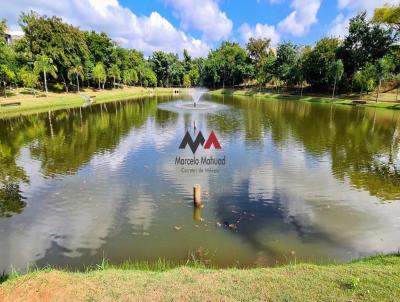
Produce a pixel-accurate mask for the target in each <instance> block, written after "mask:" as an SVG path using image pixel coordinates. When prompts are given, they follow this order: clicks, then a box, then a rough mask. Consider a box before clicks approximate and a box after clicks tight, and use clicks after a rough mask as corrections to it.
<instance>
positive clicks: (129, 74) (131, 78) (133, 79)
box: [122, 69, 138, 85]
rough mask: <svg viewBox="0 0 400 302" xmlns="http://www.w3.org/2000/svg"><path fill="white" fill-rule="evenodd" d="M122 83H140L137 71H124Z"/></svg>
mask: <svg viewBox="0 0 400 302" xmlns="http://www.w3.org/2000/svg"><path fill="white" fill-rule="evenodd" d="M122 81H123V82H124V84H125V85H133V84H135V83H137V81H138V75H137V73H136V71H135V69H129V70H124V71H123V73H122Z"/></svg>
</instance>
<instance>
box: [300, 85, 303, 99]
mask: <svg viewBox="0 0 400 302" xmlns="http://www.w3.org/2000/svg"><path fill="white" fill-rule="evenodd" d="M300 96H303V81H301V88H300Z"/></svg>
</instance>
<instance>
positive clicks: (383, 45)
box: [337, 12, 394, 77]
mask: <svg viewBox="0 0 400 302" xmlns="http://www.w3.org/2000/svg"><path fill="white" fill-rule="evenodd" d="M393 42H394V36H393V35H392V31H391V30H390V29H387V28H384V27H382V26H380V25H379V24H376V23H372V22H370V21H369V20H368V19H367V14H366V13H365V12H364V13H362V14H359V15H357V16H356V17H354V18H352V19H350V24H349V34H348V35H347V36H346V38H345V39H344V41H343V43H342V45H341V46H340V47H339V49H338V53H337V54H338V58H339V59H341V60H342V61H343V65H344V70H345V72H346V74H347V75H348V76H350V77H351V76H352V75H353V74H354V73H355V72H356V71H358V70H360V69H362V68H364V67H365V66H366V65H367V64H368V63H370V64H375V62H376V61H377V60H379V59H380V58H383V57H384V56H385V55H387V54H389V53H390V52H391V49H392V47H393Z"/></svg>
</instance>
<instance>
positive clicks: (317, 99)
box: [211, 89, 400, 110]
mask: <svg viewBox="0 0 400 302" xmlns="http://www.w3.org/2000/svg"><path fill="white" fill-rule="evenodd" d="M211 94H214V95H233V96H251V97H256V98H268V99H277V100H282V99H285V100H294V101H304V102H309V103H321V104H332V103H333V104H341V105H353V103H352V102H353V100H354V99H358V97H357V96H358V95H348V96H342V97H341V98H335V99H332V98H331V97H330V96H319V95H316V96H303V97H301V96H299V95H289V94H277V93H271V92H260V91H258V90H255V89H246V90H237V89H217V90H213V91H211ZM381 98H382V99H384V100H388V99H395V94H394V93H393V92H392V93H387V94H381ZM366 101H367V103H366V104H358V105H357V106H364V107H372V108H385V109H391V110H400V103H396V102H393V101H391V102H388V101H385V102H381V101H380V102H378V103H376V102H375V101H374V100H372V98H371V97H369V98H367V99H366Z"/></svg>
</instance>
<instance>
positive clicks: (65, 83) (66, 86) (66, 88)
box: [61, 74, 68, 92]
mask: <svg viewBox="0 0 400 302" xmlns="http://www.w3.org/2000/svg"><path fill="white" fill-rule="evenodd" d="M61 77H62V80H63V84H64V87H65V92H68V85H67V82H66V81H65V78H64V75H63V74H61Z"/></svg>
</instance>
